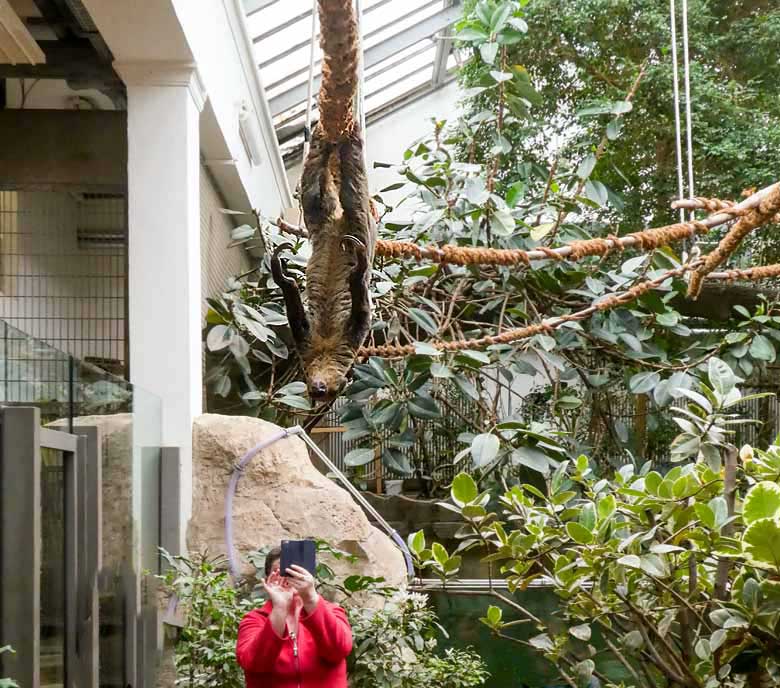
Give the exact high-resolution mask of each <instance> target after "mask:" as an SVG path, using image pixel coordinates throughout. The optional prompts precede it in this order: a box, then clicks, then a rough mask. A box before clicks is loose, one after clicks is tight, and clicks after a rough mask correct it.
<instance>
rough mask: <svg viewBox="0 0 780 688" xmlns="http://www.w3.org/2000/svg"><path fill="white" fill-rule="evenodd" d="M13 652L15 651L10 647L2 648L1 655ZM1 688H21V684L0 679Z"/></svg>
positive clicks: (9, 679) (8, 679) (11, 680)
mask: <svg viewBox="0 0 780 688" xmlns="http://www.w3.org/2000/svg"><path fill="white" fill-rule="evenodd" d="M13 651H14V649H13V648H12V647H11V646H10V645H4V646H2V647H0V655H2V654H4V653H6V652H13ZM0 688H19V684H18V683H17V682H16V681H14V680H13V679H11V678H0Z"/></svg>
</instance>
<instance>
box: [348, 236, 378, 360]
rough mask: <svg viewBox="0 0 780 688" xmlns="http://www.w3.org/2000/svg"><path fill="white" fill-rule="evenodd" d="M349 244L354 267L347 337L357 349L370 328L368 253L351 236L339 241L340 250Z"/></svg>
mask: <svg viewBox="0 0 780 688" xmlns="http://www.w3.org/2000/svg"><path fill="white" fill-rule="evenodd" d="M347 243H349V244H351V249H352V253H353V255H354V256H355V267H354V268H352V272H351V273H350V275H349V293H350V296H351V297H352V311H351V313H350V318H349V326H348V337H349V342H350V344H351V345H352V346H353V347H354V348H357V347H359V346H360V345H361V344H362V343H363V340H364V339H365V338H366V335H367V334H368V329H369V327H370V326H371V301H370V298H369V291H368V289H369V285H368V282H369V280H368V279H367V276H366V273H367V272H368V270H369V267H370V266H369V264H368V251H367V250H366V245H365V244H364V243H363V242H362V241H360V239H358V238H357V237H355V236H352V235H351V234H348V235H346V236H345V237H344V238H343V239H342V241H341V248H342V249H344V250H346V248H347V246H346V244H347Z"/></svg>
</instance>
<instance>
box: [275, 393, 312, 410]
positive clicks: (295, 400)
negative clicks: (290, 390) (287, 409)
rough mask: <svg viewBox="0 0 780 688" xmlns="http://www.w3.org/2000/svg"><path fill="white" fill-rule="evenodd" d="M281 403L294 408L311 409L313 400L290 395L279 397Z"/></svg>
mask: <svg viewBox="0 0 780 688" xmlns="http://www.w3.org/2000/svg"><path fill="white" fill-rule="evenodd" d="M279 403H280V404H284V405H285V406H291V407H292V408H297V409H301V410H302V411H311V402H310V401H309V400H308V399H306V398H305V397H297V396H293V395H288V396H286V397H282V398H281V399H279Z"/></svg>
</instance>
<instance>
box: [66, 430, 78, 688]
mask: <svg viewBox="0 0 780 688" xmlns="http://www.w3.org/2000/svg"><path fill="white" fill-rule="evenodd" d="M77 448H78V445H77V447H76V449H77ZM79 458H80V457H79V455H78V450H77V451H75V452H72V453H70V452H63V462H62V463H63V473H64V476H63V477H64V488H65V490H64V502H65V503H64V516H65V518H64V521H65V523H64V526H65V528H64V531H65V532H64V552H65V556H64V560H65V562H64V564H65V607H64V609H65V625H64V628H65V667H64V674H65V681H64V685H65V686H66V688H71V687H72V686H73V687H75V686H78V685H79V680H78V675H79V674H78V670H77V665H78V646H77V637H78V625H79V615H78V588H79V569H80V562H79V559H80V552H79V540H80V536H79V531H80V530H81V523H80V521H81V519H80V518H79V506H81V504H80V501H81V500H80V495H79V482H80V481H81V470H80V468H81V466H80V465H79Z"/></svg>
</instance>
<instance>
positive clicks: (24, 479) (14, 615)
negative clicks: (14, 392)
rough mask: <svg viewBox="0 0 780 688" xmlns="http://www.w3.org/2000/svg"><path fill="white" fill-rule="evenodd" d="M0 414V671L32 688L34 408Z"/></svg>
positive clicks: (37, 565) (35, 642) (35, 674)
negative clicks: (5, 650) (7, 648)
mask: <svg viewBox="0 0 780 688" xmlns="http://www.w3.org/2000/svg"><path fill="white" fill-rule="evenodd" d="M0 414H1V417H2V440H1V441H2V445H0V638H2V642H3V644H6V645H11V646H12V647H13V648H14V650H15V651H16V654H15V655H9V654H4V655H2V656H0V668H2V671H0V675H2V676H13V677H14V678H15V679H16V681H17V682H18V683H19V685H20V686H31V687H33V686H38V685H40V639H41V588H40V572H41V453H40V411H39V410H38V409H37V408H22V407H17V408H6V409H0ZM22 620H23V621H24V622H23V623H22V622H21V621H22Z"/></svg>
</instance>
